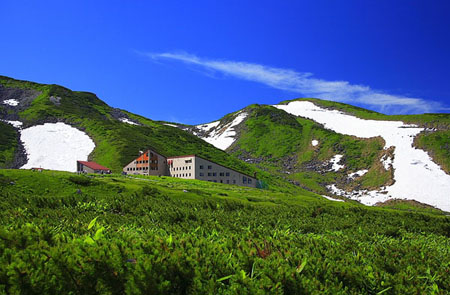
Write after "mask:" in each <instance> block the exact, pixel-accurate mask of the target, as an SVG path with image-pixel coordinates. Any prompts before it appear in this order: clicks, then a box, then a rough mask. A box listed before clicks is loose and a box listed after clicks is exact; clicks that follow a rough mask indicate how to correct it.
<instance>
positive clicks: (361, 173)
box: [348, 169, 369, 179]
mask: <svg viewBox="0 0 450 295" xmlns="http://www.w3.org/2000/svg"><path fill="white" fill-rule="evenodd" d="M367 172H369V170H367V169H363V170H359V171H356V172H354V173H350V174H349V175H348V178H350V179H353V178H356V177H361V176H363V175H364V174H366V173H367Z"/></svg>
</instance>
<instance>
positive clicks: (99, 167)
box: [77, 161, 110, 171]
mask: <svg viewBox="0 0 450 295" xmlns="http://www.w3.org/2000/svg"><path fill="white" fill-rule="evenodd" d="M77 162H78V163H80V164H83V165H84V166H87V167H89V168H91V169H94V170H106V171H109V170H110V169H109V168H106V167H104V166H102V165H100V164H97V163H95V162H85V161H77Z"/></svg>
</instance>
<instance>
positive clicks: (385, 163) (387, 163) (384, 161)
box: [380, 155, 393, 170]
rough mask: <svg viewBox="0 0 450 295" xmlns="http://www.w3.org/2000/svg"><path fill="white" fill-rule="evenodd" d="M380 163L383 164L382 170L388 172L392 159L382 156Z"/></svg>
mask: <svg viewBox="0 0 450 295" xmlns="http://www.w3.org/2000/svg"><path fill="white" fill-rule="evenodd" d="M380 162H381V163H382V164H383V167H384V169H386V170H389V169H390V168H391V167H392V162H393V161H392V158H391V157H389V156H387V155H384V156H383V157H382V158H381V159H380Z"/></svg>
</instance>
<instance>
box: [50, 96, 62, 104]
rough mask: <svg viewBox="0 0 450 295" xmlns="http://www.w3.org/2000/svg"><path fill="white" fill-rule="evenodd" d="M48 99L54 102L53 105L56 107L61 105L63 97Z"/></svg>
mask: <svg viewBox="0 0 450 295" xmlns="http://www.w3.org/2000/svg"><path fill="white" fill-rule="evenodd" d="M48 99H49V100H50V101H51V102H53V104H54V105H56V106H59V105H61V97H59V96H50V97H49V98H48Z"/></svg>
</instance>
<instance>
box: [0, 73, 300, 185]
mask: <svg viewBox="0 0 450 295" xmlns="http://www.w3.org/2000/svg"><path fill="white" fill-rule="evenodd" d="M49 123H50V124H49ZM0 130H1V132H0V168H20V167H24V168H32V167H33V166H38V167H39V166H43V168H51V169H55V170H65V171H75V169H76V160H86V159H83V158H82V157H86V158H88V159H89V160H93V161H96V162H98V163H99V164H101V165H103V166H106V167H108V168H110V169H112V171H113V172H116V173H120V172H121V171H122V168H123V167H124V166H125V165H126V164H128V163H129V162H130V161H132V160H133V159H134V158H135V157H136V156H137V155H138V153H139V151H140V150H145V149H146V148H149V147H152V148H154V149H155V150H157V151H159V152H160V153H162V154H164V155H166V156H176V155H186V154H197V155H199V156H202V157H204V158H207V159H210V160H212V161H215V162H217V163H219V164H222V165H224V166H227V167H232V168H234V169H236V170H239V171H241V172H243V173H247V174H250V175H253V174H254V173H257V176H258V178H259V179H262V180H263V181H264V182H266V183H267V184H269V185H271V187H272V188H273V189H280V190H285V191H286V190H291V191H295V192H300V191H303V190H299V189H298V188H297V187H295V186H294V185H291V184H289V183H288V182H286V181H285V180H284V179H282V178H280V177H276V176H272V175H270V174H269V173H267V172H265V171H262V170H260V169H258V168H257V167H254V166H252V165H250V164H248V163H245V162H243V161H241V160H239V159H237V158H236V157H234V156H232V155H229V154H227V153H226V152H224V151H222V150H220V149H217V148H215V147H214V146H212V145H210V144H208V143H206V142H205V141H203V140H201V139H199V138H198V137H197V136H194V135H192V134H190V133H188V132H185V131H183V130H180V129H178V128H175V127H173V126H170V125H169V124H166V123H164V122H158V121H153V120H151V119H148V118H144V117H142V116H139V115H135V114H132V113H130V112H127V111H125V110H120V109H116V108H112V107H110V106H108V105H107V104H106V103H105V102H103V101H102V100H100V99H99V98H98V97H97V96H96V95H95V94H93V93H88V92H79V91H72V90H70V89H67V88H65V87H62V86H58V85H46V84H38V83H33V82H28V81H20V80H15V79H12V78H8V77H4V76H0ZM24 141H25V142H24ZM24 144H25V147H24ZM26 153H28V155H27V154H26ZM77 153H78V154H77Z"/></svg>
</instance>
